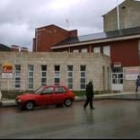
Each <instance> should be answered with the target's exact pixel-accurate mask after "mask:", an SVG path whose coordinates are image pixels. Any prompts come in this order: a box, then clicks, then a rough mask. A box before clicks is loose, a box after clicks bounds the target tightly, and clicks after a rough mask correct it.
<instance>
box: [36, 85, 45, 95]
mask: <svg viewBox="0 0 140 140" xmlns="http://www.w3.org/2000/svg"><path fill="white" fill-rule="evenodd" d="M43 91H44V87H42V86H41V87H39V88H38V89H37V90H35V91H34V93H35V94H40V93H43Z"/></svg>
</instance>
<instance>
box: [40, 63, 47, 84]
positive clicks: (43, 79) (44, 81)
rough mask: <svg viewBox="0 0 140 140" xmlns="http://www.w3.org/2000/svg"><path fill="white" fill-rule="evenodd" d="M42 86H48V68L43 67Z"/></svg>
mask: <svg viewBox="0 0 140 140" xmlns="http://www.w3.org/2000/svg"><path fill="white" fill-rule="evenodd" d="M41 85H47V66H46V65H42V66H41Z"/></svg>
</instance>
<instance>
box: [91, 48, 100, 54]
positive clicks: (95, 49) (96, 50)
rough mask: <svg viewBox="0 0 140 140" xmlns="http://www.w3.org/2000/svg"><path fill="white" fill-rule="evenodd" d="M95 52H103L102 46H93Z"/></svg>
mask: <svg viewBox="0 0 140 140" xmlns="http://www.w3.org/2000/svg"><path fill="white" fill-rule="evenodd" d="M93 52H94V53H101V49H100V47H94V48H93Z"/></svg>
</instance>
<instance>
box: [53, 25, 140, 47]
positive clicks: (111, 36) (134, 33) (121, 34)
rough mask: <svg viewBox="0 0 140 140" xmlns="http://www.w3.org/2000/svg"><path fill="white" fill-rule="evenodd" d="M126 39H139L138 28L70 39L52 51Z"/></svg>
mask: <svg viewBox="0 0 140 140" xmlns="http://www.w3.org/2000/svg"><path fill="white" fill-rule="evenodd" d="M128 37H129V38H134V37H139V38H140V27H135V28H128V29H123V30H116V31H109V32H101V33H95V34H90V35H84V36H77V37H71V38H68V39H66V40H64V41H62V42H60V43H59V44H57V45H55V46H53V47H52V49H55V48H56V49H57V48H59V47H68V46H75V45H76V44H77V46H78V44H79V45H82V43H84V44H83V45H85V44H90V43H100V42H102V41H107V40H108V41H109V40H110V41H115V39H117V38H118V39H120V40H121V39H122V38H128Z"/></svg>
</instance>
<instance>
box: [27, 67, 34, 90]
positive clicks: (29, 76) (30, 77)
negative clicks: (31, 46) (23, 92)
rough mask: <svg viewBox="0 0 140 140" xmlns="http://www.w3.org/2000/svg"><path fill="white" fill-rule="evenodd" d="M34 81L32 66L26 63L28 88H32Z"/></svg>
mask: <svg viewBox="0 0 140 140" xmlns="http://www.w3.org/2000/svg"><path fill="white" fill-rule="evenodd" d="M33 83H34V66H33V65H28V88H29V89H33Z"/></svg>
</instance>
